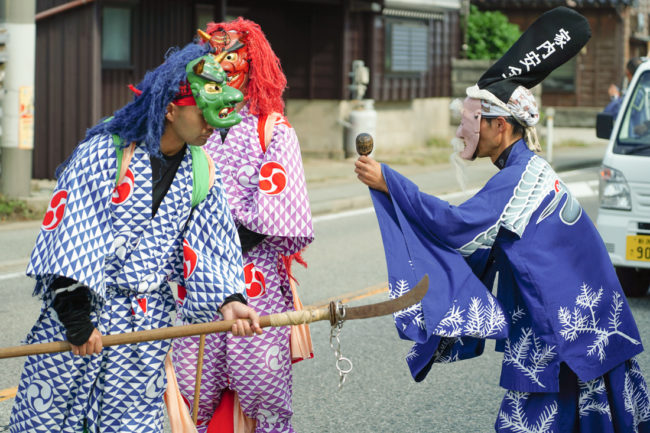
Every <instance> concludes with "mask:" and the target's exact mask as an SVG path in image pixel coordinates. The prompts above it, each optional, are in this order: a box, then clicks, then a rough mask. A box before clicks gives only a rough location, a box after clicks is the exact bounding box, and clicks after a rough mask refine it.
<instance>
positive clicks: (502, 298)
mask: <svg viewBox="0 0 650 433" xmlns="http://www.w3.org/2000/svg"><path fill="white" fill-rule="evenodd" d="M382 169H383V175H384V178H385V179H386V183H387V185H388V188H389V191H390V199H389V198H388V197H387V196H386V195H385V194H382V193H379V192H376V191H372V195H373V200H374V202H375V208H376V210H377V214H378V218H379V222H380V228H381V231H382V237H383V239H384V248H385V250H386V258H387V263H388V273H389V283H390V285H391V294H392V295H393V296H397V295H399V294H401V293H402V292H404V291H406V290H408V288H409V287H412V286H413V285H414V283H415V282H417V280H418V279H419V277H421V276H422V275H423V274H424V273H428V274H429V278H430V280H431V286H430V289H429V293H428V295H427V297H425V299H424V300H423V301H422V303H421V306H418V307H416V308H415V309H412V311H410V312H400V313H398V314H396V323H397V326H398V330H399V331H400V332H401V333H402V334H403V335H404V336H407V337H409V338H410V339H412V340H414V341H415V342H416V344H415V345H414V346H413V349H412V350H411V352H410V353H409V355H408V357H407V362H408V364H409V367H410V368H411V372H412V374H413V377H414V378H415V379H416V380H422V379H423V378H424V377H425V376H426V374H427V373H428V371H429V369H430V368H431V366H432V364H433V363H435V362H449V361H455V360H460V359H466V358H470V357H473V356H477V355H479V354H480V353H481V352H482V350H483V343H484V341H483V339H484V338H495V339H497V340H498V341H497V350H502V351H504V359H503V364H502V374H501V385H502V386H503V387H504V388H507V389H510V390H514V391H522V392H557V391H558V389H559V383H558V374H559V370H560V363H561V362H565V363H566V364H567V365H568V366H569V368H570V369H571V370H572V371H573V372H575V373H576V375H577V376H578V377H579V379H580V380H582V381H584V382H587V381H589V380H592V379H594V378H596V377H599V376H602V375H603V374H604V373H606V372H608V371H610V370H611V369H612V368H614V367H615V366H617V365H619V364H621V363H622V362H624V361H626V360H628V359H630V358H632V357H633V356H635V355H637V354H638V353H640V352H641V351H642V350H643V347H642V345H641V339H640V337H639V332H638V330H637V327H636V324H635V322H634V319H633V317H632V314H631V312H630V309H629V307H628V305H627V302H626V300H625V296H624V295H623V292H622V290H621V286H620V283H619V281H618V279H617V277H616V273H615V271H614V268H613V266H612V264H611V261H610V259H609V256H608V254H607V251H606V249H605V246H604V244H603V242H602V240H601V238H600V236H599V235H598V232H597V231H596V229H595V227H594V226H593V224H592V223H591V221H590V219H589V218H588V217H587V216H586V214H584V212H583V211H582V208H581V207H580V205H579V203H578V202H577V201H576V200H575V199H574V198H573V197H572V196H571V193H570V192H569V191H568V189H567V188H566V186H565V185H564V183H562V181H561V180H560V179H559V178H558V177H557V174H555V172H554V171H553V170H552V169H551V167H550V166H549V165H548V163H547V162H546V161H544V160H543V159H542V158H540V157H538V156H536V155H534V154H533V153H532V152H531V151H530V150H528V148H527V146H526V144H525V142H524V141H523V140H520V141H519V142H517V143H516V144H514V145H513V149H512V151H511V153H510V155H509V158H508V160H507V163H506V166H505V167H504V168H503V169H502V170H501V171H499V172H498V173H497V174H495V175H494V176H493V177H492V178H491V179H490V180H489V181H488V182H487V184H486V185H485V187H484V188H483V189H481V190H480V191H479V192H478V193H477V194H476V195H475V196H474V197H472V198H470V199H469V200H467V201H466V202H464V203H462V204H461V205H459V206H451V205H450V204H449V203H447V202H445V201H442V200H439V199H437V198H435V197H433V196H429V195H426V194H423V193H421V192H420V191H419V190H418V189H417V186H415V185H414V184H413V183H411V182H410V181H409V180H408V179H406V178H404V177H402V176H401V175H399V174H398V173H397V172H395V171H393V170H391V169H390V168H389V167H387V166H382ZM402 257H408V258H409V259H408V263H406V261H405V260H404V259H403V258H402ZM463 258H464V260H463ZM468 265H469V266H468ZM472 271H473V272H472ZM497 272H498V293H497V297H496V299H495V298H494V297H492V295H491V294H489V293H488V292H487V289H486V287H487V288H490V289H491V288H492V287H493V282H494V279H495V277H496V275H497ZM479 279H480V280H482V283H483V284H481V281H479ZM409 330H417V332H411V333H408V331H409Z"/></svg>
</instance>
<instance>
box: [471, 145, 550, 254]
mask: <svg viewBox="0 0 650 433" xmlns="http://www.w3.org/2000/svg"><path fill="white" fill-rule="evenodd" d="M556 178H557V175H556V174H555V172H554V171H553V169H552V168H551V166H550V165H548V163H547V162H546V161H544V160H543V159H542V158H540V157H538V156H533V157H532V158H531V159H530V161H528V165H527V166H526V169H525V170H524V172H523V173H522V175H521V178H520V179H519V182H518V183H517V186H516V187H515V189H514V191H513V193H512V196H511V197H510V201H508V204H506V206H505V208H504V209H503V212H502V213H501V216H500V217H499V219H498V220H497V222H496V223H495V224H494V225H492V226H491V227H489V228H488V229H487V230H485V231H483V232H481V233H479V234H478V235H477V236H476V237H475V238H474V239H472V240H471V241H470V242H468V243H467V244H465V245H463V246H462V247H460V248H458V252H459V253H461V254H462V255H463V257H468V256H470V255H472V254H473V253H474V252H475V251H476V250H477V249H479V248H491V247H492V245H493V244H494V240H495V239H496V236H497V233H498V232H499V229H500V228H501V227H505V228H507V229H508V230H510V231H512V232H513V233H516V234H517V235H518V236H521V235H522V234H523V233H524V230H525V229H526V226H527V225H528V223H529V221H530V218H531V216H532V215H533V212H535V211H536V210H537V208H538V207H539V206H540V204H541V203H542V200H544V197H546V196H547V195H548V193H549V192H550V191H552V190H553V185H554V182H555V180H556Z"/></svg>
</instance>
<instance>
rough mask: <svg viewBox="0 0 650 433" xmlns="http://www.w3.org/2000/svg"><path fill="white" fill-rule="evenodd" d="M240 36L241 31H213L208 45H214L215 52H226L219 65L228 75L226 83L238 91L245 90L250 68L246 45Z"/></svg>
mask: <svg viewBox="0 0 650 433" xmlns="http://www.w3.org/2000/svg"><path fill="white" fill-rule="evenodd" d="M242 36H243V35H242V34H241V33H238V32H236V31H234V30H231V31H229V32H224V31H218V32H215V33H214V34H213V35H212V37H211V38H210V45H212V46H213V47H215V48H216V50H217V52H223V51H225V52H227V53H228V54H226V57H224V59H223V60H222V61H221V67H222V68H223V70H224V71H225V72H226V74H227V75H228V80H229V82H228V85H229V86H230V87H234V88H235V89H238V90H240V91H244V90H245V87H246V83H247V81H248V80H247V78H248V71H249V68H250V59H249V55H248V47H247V46H246V42H244V40H243V37H242Z"/></svg>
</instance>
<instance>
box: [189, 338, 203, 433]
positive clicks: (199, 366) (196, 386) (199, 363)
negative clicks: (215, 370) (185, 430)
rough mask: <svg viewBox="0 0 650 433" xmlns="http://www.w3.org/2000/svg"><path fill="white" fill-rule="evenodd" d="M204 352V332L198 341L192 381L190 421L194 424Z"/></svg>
mask: <svg viewBox="0 0 650 433" xmlns="http://www.w3.org/2000/svg"><path fill="white" fill-rule="evenodd" d="M204 352H205V334H201V340H200V341H199V359H198V360H197V361H196V382H194V407H193V408H192V421H194V424H196V420H197V419H198V418H199V395H200V393H201V375H202V374H203V353H204Z"/></svg>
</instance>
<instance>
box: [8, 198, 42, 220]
mask: <svg viewBox="0 0 650 433" xmlns="http://www.w3.org/2000/svg"><path fill="white" fill-rule="evenodd" d="M38 217H39V215H37V214H36V212H34V211H33V210H31V209H30V208H29V207H27V204H26V203H25V202H24V201H22V200H14V199H10V198H7V197H4V196H2V195H0V221H16V220H28V219H35V218H38Z"/></svg>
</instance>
